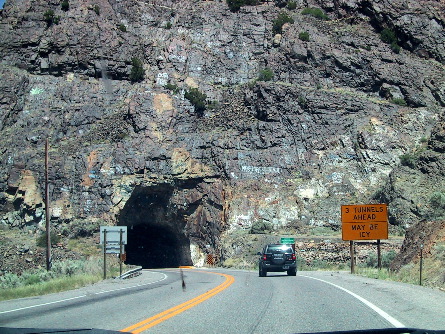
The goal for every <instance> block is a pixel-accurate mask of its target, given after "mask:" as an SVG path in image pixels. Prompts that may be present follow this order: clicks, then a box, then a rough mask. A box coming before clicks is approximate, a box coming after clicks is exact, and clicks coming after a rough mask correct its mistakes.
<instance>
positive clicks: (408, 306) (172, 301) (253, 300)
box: [0, 269, 445, 334]
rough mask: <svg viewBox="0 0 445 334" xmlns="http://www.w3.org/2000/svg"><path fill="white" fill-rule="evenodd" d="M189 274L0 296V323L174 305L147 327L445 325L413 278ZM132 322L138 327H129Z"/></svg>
mask: <svg viewBox="0 0 445 334" xmlns="http://www.w3.org/2000/svg"><path fill="white" fill-rule="evenodd" d="M221 274H224V275H221ZM184 280H185V283H186V286H185V289H183V287H182V279H181V274H180V271H179V270H178V269H166V270H150V271H144V273H143V275H141V276H139V277H137V278H134V279H130V280H125V281H113V280H108V281H105V282H101V283H99V284H95V285H93V286H90V287H87V288H83V289H79V290H74V291H70V292H65V293H62V294H54V295H49V296H42V297H35V298H25V299H21V300H16V301H7V302H1V303H0V327H2V326H3V327H38V328H91V327H93V328H103V329H113V330H121V329H125V328H131V329H129V330H132V331H133V330H142V329H144V327H143V325H141V324H145V322H144V320H146V319H149V318H151V317H155V316H157V315H160V314H161V313H162V312H163V311H165V310H169V313H168V314H170V315H169V316H168V319H165V320H164V319H162V320H163V321H161V322H159V323H156V324H155V326H154V327H151V328H150V329H148V330H147V331H142V332H144V333H145V332H147V333H206V334H208V333H267V332H273V333H297V332H317V331H336V330H355V329H370V328H389V327H394V326H403V325H405V326H407V327H422V328H429V329H444V328H445V316H441V315H443V314H444V311H443V310H444V306H445V293H443V292H441V291H438V290H432V289H425V288H422V287H417V286H412V285H408V284H401V283H394V282H385V281H377V280H372V279H366V278H361V277H357V276H352V275H349V274H347V273H335V272H334V273H330V272H300V273H298V275H297V276H296V277H292V276H287V275H285V274H281V273H276V274H273V273H269V274H268V276H267V277H258V273H257V272H254V271H242V270H222V269H214V270H207V269H197V270H194V269H192V270H186V269H185V270H184ZM229 280H230V282H229ZM408 293H409V295H408ZM204 297H205V298H204ZM433 297H434V298H433ZM432 299H434V300H432ZM178 305H187V307H183V306H181V307H180V308H178V307H177V306H178ZM171 310H173V311H171ZM178 310H179V311H180V312H178ZM162 315H165V313H162V314H161V315H160V316H159V317H158V318H156V319H161V316H162ZM135 324H139V325H137V326H134V327H131V326H132V325H135Z"/></svg>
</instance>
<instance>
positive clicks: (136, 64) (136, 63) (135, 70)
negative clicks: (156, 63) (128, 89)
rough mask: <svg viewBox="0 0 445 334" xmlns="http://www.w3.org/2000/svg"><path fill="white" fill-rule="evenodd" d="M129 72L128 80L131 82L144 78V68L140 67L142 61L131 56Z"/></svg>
mask: <svg viewBox="0 0 445 334" xmlns="http://www.w3.org/2000/svg"><path fill="white" fill-rule="evenodd" d="M131 65H132V67H131V72H130V80H131V81H132V82H139V81H142V80H144V76H145V73H144V68H143V67H142V62H141V61H140V60H139V59H138V58H133V59H132V60H131Z"/></svg>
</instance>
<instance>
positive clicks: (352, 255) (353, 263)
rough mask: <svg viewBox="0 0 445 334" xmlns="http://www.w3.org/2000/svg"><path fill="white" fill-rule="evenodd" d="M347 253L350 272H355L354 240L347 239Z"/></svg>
mask: <svg viewBox="0 0 445 334" xmlns="http://www.w3.org/2000/svg"><path fill="white" fill-rule="evenodd" d="M349 253H350V254H351V274H354V273H355V261H354V256H355V254H354V241H353V240H351V241H349Z"/></svg>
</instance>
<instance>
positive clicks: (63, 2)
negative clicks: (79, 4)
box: [61, 0, 70, 12]
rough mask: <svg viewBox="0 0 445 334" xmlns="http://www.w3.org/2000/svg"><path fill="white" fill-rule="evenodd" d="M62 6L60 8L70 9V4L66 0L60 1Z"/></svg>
mask: <svg viewBox="0 0 445 334" xmlns="http://www.w3.org/2000/svg"><path fill="white" fill-rule="evenodd" d="M61 6H62V10H63V11H65V12H67V11H68V10H69V9H70V4H69V2H68V0H63V1H62V3H61Z"/></svg>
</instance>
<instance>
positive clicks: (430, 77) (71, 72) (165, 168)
mask: <svg viewBox="0 0 445 334" xmlns="http://www.w3.org/2000/svg"><path fill="white" fill-rule="evenodd" d="M296 4H297V8H296V9H294V10H288V9H286V7H284V8H283V6H282V4H281V5H280V7H278V6H277V7H276V6H275V5H274V3H269V2H268V3H262V4H260V5H258V6H246V7H242V8H241V9H240V11H238V12H235V13H233V12H231V11H229V9H228V7H227V5H226V3H225V2H213V1H205V2H192V1H156V0H155V1H149V2H142V1H133V0H129V1H119V0H95V1H88V0H82V1H80V0H70V1H69V10H67V11H64V10H62V8H61V6H60V2H59V1H58V0H53V1H46V0H45V1H43V0H38V1H30V0H21V1H18V0H17V1H16V0H7V1H6V4H5V8H4V9H3V11H2V12H1V22H0V38H1V40H2V43H1V45H0V56H1V59H2V61H1V63H0V77H1V78H2V80H1V81H0V88H1V89H0V110H1V113H0V131H1V135H2V141H1V144H0V150H1V164H0V213H1V221H0V224H2V225H6V226H8V227H17V228H22V229H29V230H31V231H35V230H37V229H39V227H41V225H42V224H43V223H44V220H45V219H44V203H43V200H42V198H43V189H44V142H45V140H46V138H49V142H50V147H51V149H50V151H49V156H50V170H49V178H50V199H51V217H52V221H53V224H54V226H55V227H56V228H58V226H62V225H64V224H65V225H66V224H69V223H70V221H72V220H74V219H83V220H88V221H92V222H94V223H97V224H98V225H99V224H119V225H126V226H128V227H129V237H130V238H131V239H132V243H129V245H128V249H127V251H128V254H129V257H130V259H132V260H133V262H138V263H143V264H145V265H147V266H156V265H159V266H160V265H164V264H166V265H177V264H192V263H197V262H199V261H202V259H203V254H204V253H213V254H222V252H221V244H220V236H221V234H222V233H223V232H225V231H228V232H230V231H233V230H234V229H239V228H242V229H248V228H250V226H251V225H252V224H253V223H255V222H258V221H265V222H268V223H270V224H273V226H276V227H283V226H289V225H292V224H296V223H298V224H299V223H304V224H309V225H316V226H331V227H334V228H337V227H338V225H339V221H340V219H339V212H340V205H341V204H356V203H363V202H365V203H366V202H370V201H378V200H386V201H387V202H388V203H389V204H390V211H391V217H392V218H391V223H393V224H396V225H397V224H401V223H406V224H410V222H413V220H422V219H423V218H422V217H423V214H424V211H422V210H423V209H422V208H421V207H420V206H421V205H422V203H424V202H425V200H423V201H417V200H418V199H419V198H423V199H426V198H429V197H430V196H431V188H429V185H431V184H433V185H434V190H435V191H436V192H445V185H444V183H443V181H440V182H438V180H439V177H442V179H443V175H444V173H445V172H444V171H445V164H444V162H443V153H444V145H445V144H444V136H443V119H442V121H441V117H443V116H442V115H443V114H444V107H445V68H444V63H445V59H444V58H443V56H444V54H445V49H444V48H445V29H444V26H445V23H444V22H445V21H444V12H445V6H444V5H443V3H441V2H438V1H414V0H412V1H410V0H408V1H372V2H371V1H359V0H357V1H354V0H352V1H341V0H338V1H332V2H325V1H304V2H303V1H297V2H296ZM312 6H314V7H322V8H323V9H324V10H325V11H326V13H327V15H328V16H329V18H330V20H319V19H317V18H316V17H313V16H311V15H303V14H302V10H303V9H304V8H306V7H312ZM51 11H52V12H51ZM283 11H284V12H285V13H286V14H287V15H288V16H290V17H292V18H293V20H294V23H286V24H285V25H283V27H282V33H281V34H280V35H281V36H276V35H275V34H274V33H273V32H272V26H273V23H274V20H276V19H277V17H278V15H279V13H281V12H283ZM384 28H387V29H391V30H392V31H394V32H395V36H396V37H395V38H396V41H395V42H394V43H396V44H397V45H399V46H400V47H401V49H397V48H395V47H394V45H393V46H390V45H388V44H386V43H384V42H383V41H382V40H381V37H380V31H381V30H382V29H384ZM301 32H307V33H308V35H309V40H302V39H300V37H299V35H300V33H301ZM134 58H137V59H139V60H140V61H141V62H142V64H143V72H144V77H143V78H142V77H141V78H138V80H133V81H135V82H132V81H130V78H131V75H130V74H131V72H132V60H133V59H134ZM265 71H267V73H272V76H271V77H268V78H266V79H264V80H267V81H260V80H257V79H258V78H261V77H265V76H262V74H264V73H266V72H265ZM192 88H197V89H198V91H200V92H204V93H205V94H206V96H207V104H208V106H207V108H206V110H205V111H204V112H203V113H201V112H197V108H196V105H194V104H193V103H191V102H190V99H188V98H186V94H185V93H186V92H189V91H190V90H191V89H192ZM421 147H424V148H425V147H426V149H425V150H423V151H422V153H419V155H418V157H417V158H416V165H415V169H413V168H412V167H408V166H402V167H400V168H399V166H400V157H401V156H404V155H405V156H406V155H415V153H416V152H420V148H421ZM402 163H403V161H402ZM398 175H402V176H398ZM413 175H414V176H413ZM403 177H404V178H406V180H407V182H412V180H413V177H414V179H415V180H418V181H419V183H418V184H417V185H416V190H413V189H412V187H411V186H410V187H409V189H407V188H406V187H403V189H397V184H398V183H397V182H398V180H400V178H403ZM411 192H416V193H417V195H416V196H414V197H413V196H411V195H410V193H411ZM413 206H416V207H419V208H418V210H417V211H415V210H414V211H413ZM147 245H150V246H147ZM156 245H158V246H159V245H161V246H160V247H161V248H162V251H161V252H160V253H161V254H158V253H157V250H156ZM143 247H145V249H144V251H141V249H142V248H143ZM147 248H149V249H147ZM163 257H165V258H168V259H170V260H168V261H170V262H166V261H167V260H165V259H164V260H162V258H163ZM153 258H156V259H161V260H156V261H155V262H152V259H153Z"/></svg>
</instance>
